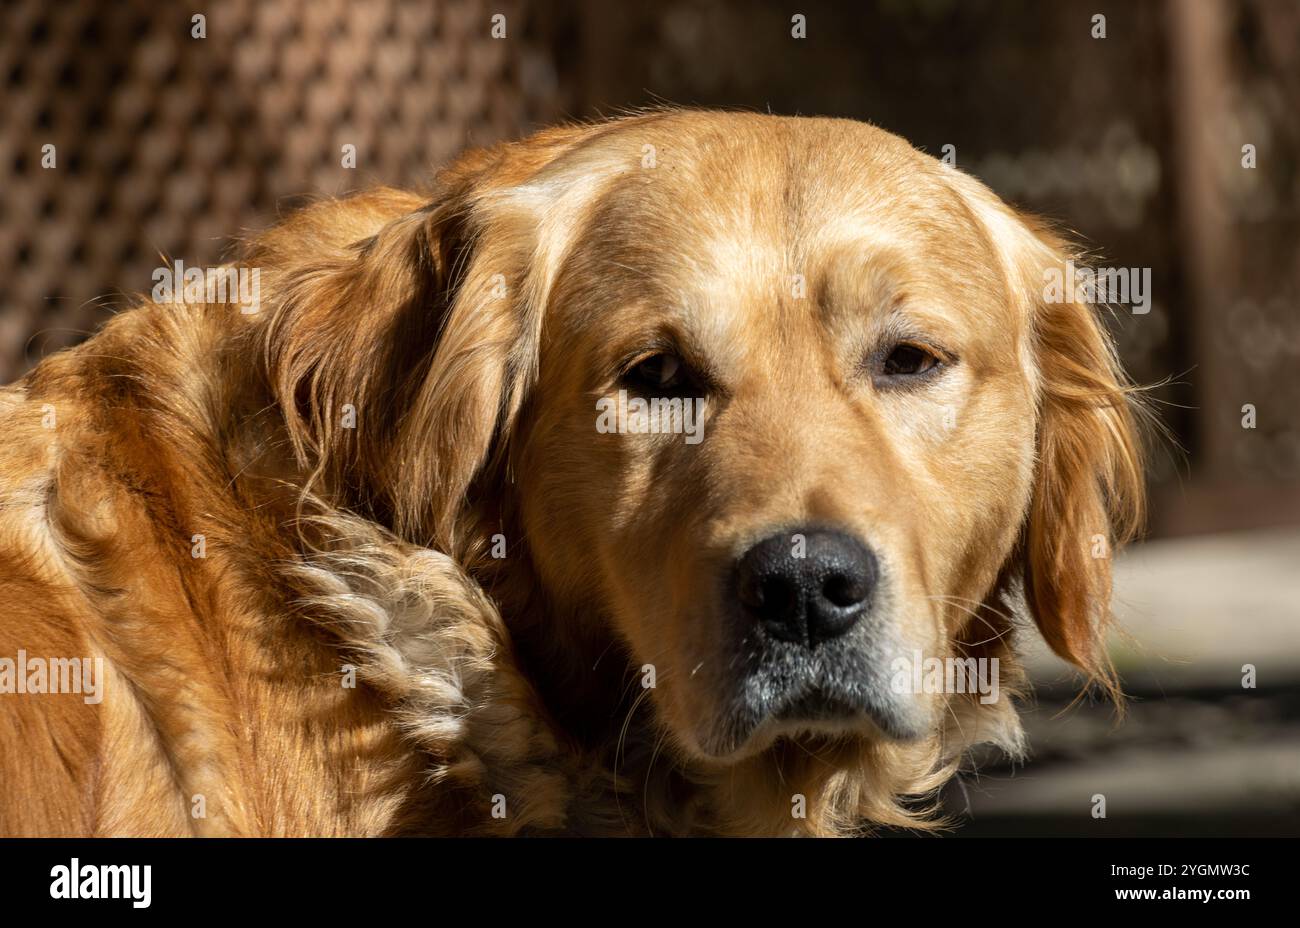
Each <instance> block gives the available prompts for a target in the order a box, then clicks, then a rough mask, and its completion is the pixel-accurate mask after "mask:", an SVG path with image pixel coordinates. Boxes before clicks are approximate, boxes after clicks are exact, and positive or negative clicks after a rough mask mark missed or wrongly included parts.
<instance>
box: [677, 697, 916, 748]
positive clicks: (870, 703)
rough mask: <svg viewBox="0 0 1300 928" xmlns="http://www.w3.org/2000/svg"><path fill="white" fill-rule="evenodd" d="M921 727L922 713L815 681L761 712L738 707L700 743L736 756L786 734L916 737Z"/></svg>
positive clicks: (868, 737)
mask: <svg viewBox="0 0 1300 928" xmlns="http://www.w3.org/2000/svg"><path fill="white" fill-rule="evenodd" d="M924 731H925V725H924V724H923V716H921V715H918V714H915V713H913V712H911V711H908V710H907V709H905V708H904V707H903V706H901V705H898V704H891V701H890V700H888V699H886V700H880V699H877V698H875V697H873V696H869V695H867V694H864V693H862V692H858V693H856V694H853V693H848V692H840V691H839V690H838V689H836V688H833V687H825V686H820V685H818V686H812V687H805V688H800V689H798V690H795V691H792V692H791V693H789V694H786V695H784V696H783V697H782V698H780V699H779V700H776V701H774V702H773V703H772V704H769V705H768V706H766V707H765V708H764V709H762V710H759V711H754V707H751V708H748V709H745V708H738V709H737V710H736V712H735V714H734V715H732V716H731V723H730V724H729V725H725V726H723V727H722V728H720V729H715V730H714V737H713V738H711V739H708V741H707V742H706V743H707V746H704V745H702V746H703V747H704V753H706V754H707V755H709V756H710V757H713V758H714V759H715V760H722V759H728V760H736V759H739V758H742V757H747V756H750V755H753V754H756V753H760V752H762V751H763V750H765V749H766V748H767V747H768V746H769V745H771V744H772V743H773V742H774V741H776V740H777V739H779V738H781V737H784V736H789V737H794V736H799V735H827V736H831V737H841V738H860V739H867V740H884V741H914V740H916V739H917V738H919V737H921V736H922V735H923V734H924Z"/></svg>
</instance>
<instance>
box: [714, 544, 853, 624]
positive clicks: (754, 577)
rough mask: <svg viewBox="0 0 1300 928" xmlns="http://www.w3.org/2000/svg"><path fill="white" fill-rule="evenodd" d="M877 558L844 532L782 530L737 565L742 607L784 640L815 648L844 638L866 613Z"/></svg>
mask: <svg viewBox="0 0 1300 928" xmlns="http://www.w3.org/2000/svg"><path fill="white" fill-rule="evenodd" d="M876 573H877V569H876V557H875V555H874V554H872V553H871V551H870V550H869V549H868V548H867V547H866V546H865V545H864V544H862V542H860V541H858V540H857V539H856V538H854V537H852V536H850V535H845V534H844V533H842V532H828V531H820V530H808V531H799V530H794V531H791V532H782V533H781V534H779V535H773V536H772V537H771V538H766V539H764V540H763V541H760V542H759V543H758V544H756V545H754V547H752V548H750V549H749V550H748V551H746V552H745V555H744V556H743V557H742V558H741V559H740V560H739V561H738V562H737V563H736V567H735V582H736V587H735V590H736V596H737V598H738V599H739V600H740V604H741V607H742V608H743V609H744V610H745V611H746V613H748V614H749V615H750V616H752V617H753V618H754V619H756V620H757V621H758V622H760V623H761V624H762V626H763V627H764V628H765V629H767V631H768V633H769V634H771V635H773V636H775V637H777V638H780V639H782V640H783V641H797V642H802V643H805V644H808V645H815V644H817V643H818V642H820V641H826V640H827V639H830V638H836V637H838V636H840V635H843V634H844V633H845V632H847V631H848V630H849V629H850V628H852V627H853V625H854V623H856V622H857V621H858V619H860V618H861V617H862V616H863V614H864V613H865V612H866V611H867V607H868V606H869V605H870V603H871V594H872V591H873V590H874V589H875V587H876Z"/></svg>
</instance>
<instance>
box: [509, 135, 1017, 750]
mask: <svg viewBox="0 0 1300 928" xmlns="http://www.w3.org/2000/svg"><path fill="white" fill-rule="evenodd" d="M756 128H758V129H759V131H758V132H756V133H752V134H751V133H749V132H742V133H741V134H739V135H737V136H729V135H728V134H727V133H718V134H716V135H711V136H709V137H706V138H704V139H696V138H692V137H690V136H684V137H683V136H678V137H675V138H674V139H673V141H675V142H676V144H672V143H671V142H669V141H667V140H665V142H664V143H663V146H662V147H663V154H662V156H661V157H662V163H661V164H658V165H657V166H656V167H654V168H646V169H644V170H636V169H633V170H629V171H627V172H626V173H625V175H624V176H622V177H620V178H617V179H616V180H615V181H613V182H611V183H610V185H609V188H608V189H607V190H606V191H605V192H604V193H603V195H602V196H601V197H600V202H599V204H598V205H597V206H595V207H594V209H593V212H592V213H591V214H590V215H589V216H588V217H587V218H586V227H585V229H584V230H583V232H582V233H581V234H579V235H577V236H576V238H575V241H574V243H573V246H572V250H571V251H570V252H569V254H568V255H567V257H566V259H565V263H564V266H563V267H562V268H561V269H560V270H559V273H558V275H557V279H556V280H555V283H554V287H553V289H552V291H551V293H552V301H551V305H550V306H549V308H548V315H547V320H546V323H545V325H544V328H543V336H542V343H541V350H540V377H539V380H538V383H537V386H536V392H535V394H534V397H535V401H534V403H533V404H532V406H531V408H530V413H531V415H530V416H529V419H530V421H529V422H528V424H527V426H526V429H527V437H526V440H525V441H524V444H523V447H524V449H525V450H524V453H523V455H522V456H521V458H520V459H519V464H518V466H517V467H516V468H515V471H516V474H517V479H518V481H519V493H520V499H521V506H522V509H523V513H524V519H525V527H526V532H527V537H528V539H529V542H530V548H531V550H532V551H533V555H534V558H535V559H536V561H537V562H538V564H539V567H540V570H541V572H542V576H543V579H544V582H546V583H547V585H548V586H552V587H554V588H556V589H559V590H570V591H573V592H574V593H576V594H577V595H581V596H583V597H586V598H588V599H589V600H590V601H592V602H593V603H594V604H595V605H597V606H598V609H597V610H596V611H597V612H598V613H599V614H601V615H604V616H607V617H608V620H609V621H610V622H611V623H612V625H613V631H614V632H615V633H616V634H617V635H618V636H619V637H620V638H621V639H623V640H624V641H626V642H627V644H628V645H629V648H630V651H631V653H632V655H633V659H634V661H635V662H636V663H637V664H638V665H650V666H651V667H653V668H654V681H655V687H654V690H655V692H654V694H653V696H654V698H655V699H657V701H658V702H657V705H658V707H659V709H660V711H661V712H662V714H663V717H664V720H665V722H666V723H667V725H668V728H669V730H670V731H671V732H672V734H673V735H674V736H675V737H676V738H677V740H678V741H679V743H680V744H681V746H682V747H684V748H685V749H686V750H688V751H691V752H694V753H697V754H703V755H706V756H710V757H718V758H722V757H727V756H729V755H733V754H736V753H737V752H751V751H755V750H758V749H761V748H762V747H764V746H765V745H766V744H767V743H769V742H770V741H771V740H772V739H773V738H774V737H775V736H777V735H779V734H782V733H790V734H794V733H799V732H806V731H807V732H860V733H862V734H876V733H880V732H883V733H884V734H886V735H889V736H894V737H917V736H920V735H922V734H924V733H925V732H928V731H929V730H930V729H931V727H932V724H933V717H934V715H935V714H936V713H937V712H938V711H939V706H938V704H937V702H936V701H935V697H934V696H933V695H931V696H926V695H924V694H913V693H900V692H895V687H893V686H891V680H892V678H893V676H894V670H893V667H894V662H895V660H896V659H897V658H900V657H902V658H905V659H907V660H909V661H910V660H911V659H912V658H913V656H914V654H915V653H917V652H920V653H923V654H924V655H926V656H934V655H943V654H946V653H947V649H948V640H949V638H950V637H951V636H952V635H953V633H954V631H955V629H954V628H952V627H951V625H950V623H951V622H953V621H954V620H960V619H961V618H962V617H968V616H969V614H970V611H971V610H970V608H969V607H970V606H973V605H976V604H978V603H979V600H980V598H981V597H982V596H983V595H984V593H985V592H986V591H987V589H988V588H989V586H990V585H991V584H992V582H993V580H994V577H995V575H996V573H997V571H998V569H999V568H1000V567H1001V565H1002V562H1003V561H1004V560H1005V558H1006V557H1007V555H1008V553H1009V551H1010V548H1011V546H1012V545H1013V543H1014V541H1015V538H1016V534H1017V532H1018V531H1019V527H1020V522H1021V515H1022V513H1023V512H1024V511H1025V508H1026V506H1027V503H1028V498H1029V493H1030V486H1031V481H1032V478H1033V460H1034V423H1035V414H1034V403H1035V398H1034V397H1035V394H1034V386H1033V383H1032V380H1031V378H1032V376H1033V374H1032V368H1031V367H1030V366H1029V365H1027V364H1026V363H1025V361H1026V354H1025V352H1026V340H1027V338H1028V326H1027V320H1026V319H1025V318H1024V314H1023V310H1022V308H1021V307H1020V306H1019V305H1017V304H1016V303H1015V301H1013V300H1011V299H1009V297H1008V293H1007V283H1006V281H1005V279H1004V277H1003V276H1002V274H1001V273H1000V272H999V259H998V256H997V254H996V253H995V251H994V248H993V246H992V244H991V243H990V241H989V239H988V237H987V235H986V234H985V233H984V232H983V231H982V229H981V228H980V227H979V225H978V224H977V222H976V220H975V219H974V217H973V216H972V215H971V214H970V213H969V211H966V210H964V209H963V205H962V201H961V199H960V197H959V195H958V194H957V193H956V192H955V191H954V189H953V186H952V184H951V183H950V182H949V180H948V178H947V177H946V176H945V174H946V173H947V172H946V171H945V170H944V169H943V168H941V167H939V166H938V165H936V164H934V163H933V162H929V161H927V160H923V159H922V158H921V156H919V155H917V154H915V153H914V152H912V151H911V150H910V149H909V148H907V147H906V146H905V145H904V144H903V143H902V142H900V141H898V140H895V139H892V138H890V137H888V136H885V135H884V134H883V133H874V132H871V131H870V130H867V129H866V127H862V129H863V131H862V132H860V133H859V132H846V131H845V130H844V128H843V127H842V126H840V125H838V124H835V123H820V124H812V125H809V126H807V127H803V126H800V127H799V128H800V129H802V130H803V131H797V130H796V131H789V130H786V131H778V132H775V133H769V132H767V131H765V130H766V129H767V127H766V126H764V125H763V124H762V121H760V123H759V125H758V126H757V127H756ZM855 128H856V127H855ZM652 144H653V143H652ZM634 163H635V162H634ZM637 398H639V399H642V400H655V399H672V400H676V401H678V405H680V406H681V408H682V413H683V414H682V416H681V417H680V419H675V418H673V417H670V416H661V418H664V419H668V420H671V421H665V422H662V423H660V425H661V428H660V430H659V431H658V432H644V433H638V432H637V431H636V430H635V420H634V419H633V418H632V417H631V416H630V415H629V416H627V417H625V419H627V421H629V422H631V423H632V425H633V428H632V429H630V430H627V431H613V430H611V429H612V428H617V427H618V422H617V419H618V413H619V411H620V410H621V409H623V408H626V407H628V406H629V404H632V403H633V402H634V400H635V399H637ZM598 401H604V405H603V406H602V407H601V408H603V409H605V410H610V411H611V413H612V415H611V416H610V418H609V419H608V420H606V423H605V425H606V429H605V430H604V431H603V432H602V431H599V430H598V424H599V423H598V418H599V416H598V406H597V402H598ZM682 404H689V406H685V405H682ZM665 408H667V409H668V410H669V411H670V412H674V413H675V412H676V409H677V407H665V406H664V405H663V404H662V403H661V404H660V409H661V410H662V409H665ZM692 411H693V415H691V414H689V413H691V412H692ZM692 427H693V433H692V434H684V431H685V429H687V428H692ZM963 605H964V606H966V607H967V608H965V609H963V608H961V607H962V606H963Z"/></svg>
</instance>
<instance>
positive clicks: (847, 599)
mask: <svg viewBox="0 0 1300 928" xmlns="http://www.w3.org/2000/svg"><path fill="white" fill-rule="evenodd" d="M870 592H871V588H870V586H869V585H868V583H867V578H866V577H864V576H862V575H860V574H856V575H853V576H848V575H846V574H842V573H833V574H831V575H830V576H829V577H827V578H826V579H825V580H824V581H822V596H824V597H826V599H827V600H829V601H830V602H831V604H832V605H835V606H839V607H840V608H841V609H847V608H848V607H849V606H856V605H857V604H858V603H860V602H862V601H863V600H865V599H866V598H867V596H868V595H869V594H870Z"/></svg>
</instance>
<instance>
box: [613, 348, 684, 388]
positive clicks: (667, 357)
mask: <svg viewBox="0 0 1300 928" xmlns="http://www.w3.org/2000/svg"><path fill="white" fill-rule="evenodd" d="M623 383H624V384H625V385H626V386H627V387H628V389H630V390H635V391H637V392H638V393H641V394H643V395H645V396H681V395H685V394H687V393H690V391H691V390H693V389H695V388H696V380H695V378H694V377H693V376H692V375H691V372H690V369H689V368H688V367H687V366H686V365H685V364H684V363H683V362H682V359H681V358H679V357H677V355H675V354H668V353H666V352H665V353H662V354H654V355H651V356H650V357H648V358H645V359H643V360H641V361H638V362H637V363H636V364H634V365H632V366H631V367H630V368H628V370H627V371H626V372H625V373H624V374H623ZM692 395H695V394H692Z"/></svg>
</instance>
